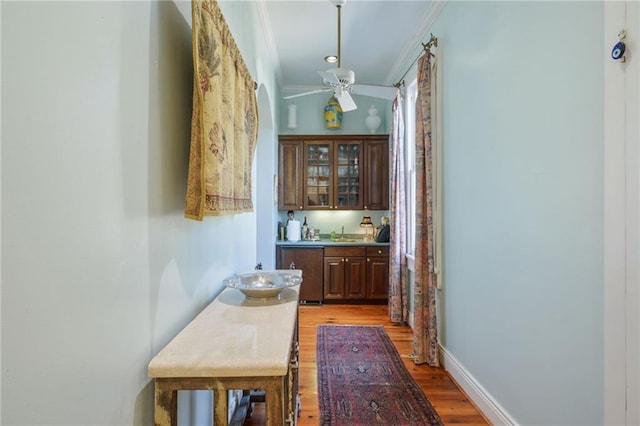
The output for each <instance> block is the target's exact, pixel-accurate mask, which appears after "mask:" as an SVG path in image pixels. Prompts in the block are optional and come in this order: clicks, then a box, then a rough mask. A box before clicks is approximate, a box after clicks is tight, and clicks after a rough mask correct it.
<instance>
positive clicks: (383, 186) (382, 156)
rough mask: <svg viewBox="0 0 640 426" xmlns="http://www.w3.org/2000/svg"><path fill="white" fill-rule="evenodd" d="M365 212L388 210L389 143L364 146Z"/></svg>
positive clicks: (378, 141)
mask: <svg viewBox="0 0 640 426" xmlns="http://www.w3.org/2000/svg"><path fill="white" fill-rule="evenodd" d="M364 162H365V164H366V165H367V167H365V169H364V171H365V175H364V181H365V182H367V185H366V186H365V187H364V194H363V195H364V208H365V210H389V143H388V142H387V140H386V139H385V140H372V141H369V142H367V143H366V144H364Z"/></svg>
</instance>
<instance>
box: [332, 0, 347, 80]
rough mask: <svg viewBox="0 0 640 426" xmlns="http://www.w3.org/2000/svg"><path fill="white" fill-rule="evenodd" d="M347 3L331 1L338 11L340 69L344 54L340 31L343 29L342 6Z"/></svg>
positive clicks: (338, 0)
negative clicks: (341, 47)
mask: <svg viewBox="0 0 640 426" xmlns="http://www.w3.org/2000/svg"><path fill="white" fill-rule="evenodd" d="M346 2H347V0H331V3H333V4H334V5H335V6H336V8H337V9H338V68H340V62H341V61H342V52H341V51H340V44H341V43H340V37H341V35H340V29H341V28H342V24H341V12H342V6H343V5H344V4H345V3H346Z"/></svg>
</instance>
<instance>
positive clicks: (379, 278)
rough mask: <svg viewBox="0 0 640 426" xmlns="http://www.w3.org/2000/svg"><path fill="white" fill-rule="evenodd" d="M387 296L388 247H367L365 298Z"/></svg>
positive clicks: (383, 298) (384, 297) (385, 298)
mask: <svg viewBox="0 0 640 426" xmlns="http://www.w3.org/2000/svg"><path fill="white" fill-rule="evenodd" d="M388 297H389V247H370V246H369V247H367V299H380V300H387V298H388Z"/></svg>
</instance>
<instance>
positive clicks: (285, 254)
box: [276, 246, 324, 302]
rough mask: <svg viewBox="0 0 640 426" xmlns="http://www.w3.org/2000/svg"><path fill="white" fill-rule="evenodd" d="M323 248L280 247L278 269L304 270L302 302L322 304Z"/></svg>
mask: <svg viewBox="0 0 640 426" xmlns="http://www.w3.org/2000/svg"><path fill="white" fill-rule="evenodd" d="M323 252H324V249H323V247H295V246H278V247H277V248H276V268H278V269H300V270H302V284H301V286H300V301H301V302H322V296H323V286H324V281H323V275H322V272H323V257H324V254H323Z"/></svg>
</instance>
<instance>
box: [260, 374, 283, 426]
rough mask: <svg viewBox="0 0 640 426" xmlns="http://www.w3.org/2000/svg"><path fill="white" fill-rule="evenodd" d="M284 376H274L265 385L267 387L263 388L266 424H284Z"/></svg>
mask: <svg viewBox="0 0 640 426" xmlns="http://www.w3.org/2000/svg"><path fill="white" fill-rule="evenodd" d="M285 377H286V376H281V377H274V378H273V380H271V381H270V382H269V384H268V385H267V389H265V391H266V392H265V393H266V395H265V396H266V410H267V426H282V425H284V424H285V413H284V403H283V402H284V380H285Z"/></svg>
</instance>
